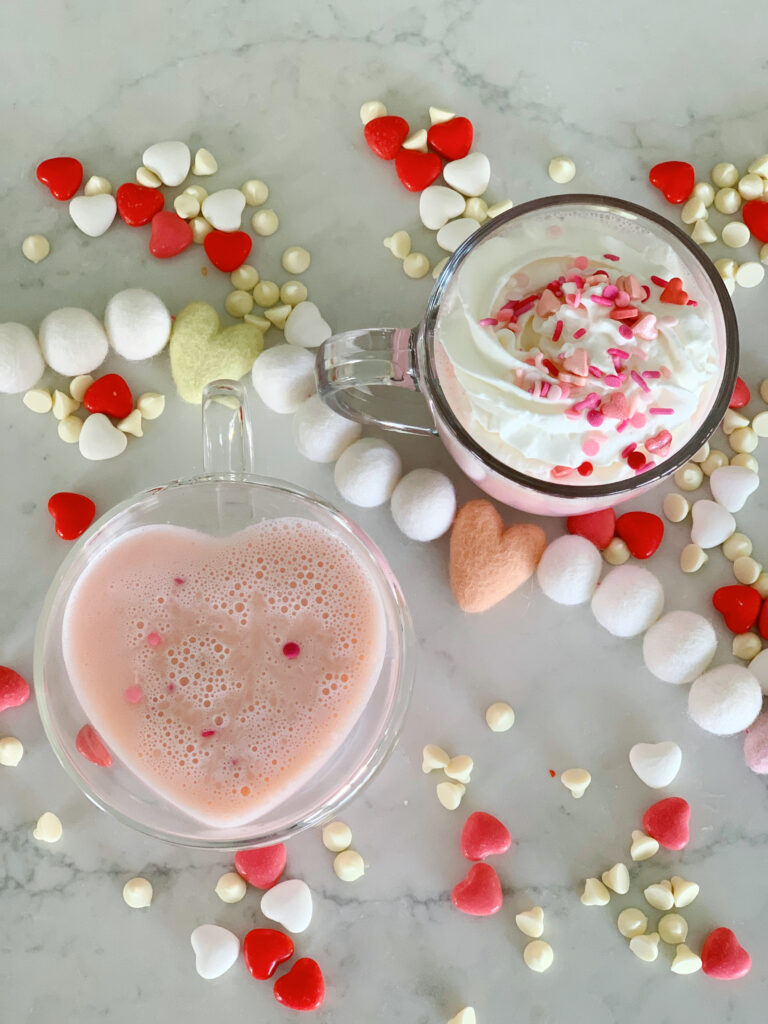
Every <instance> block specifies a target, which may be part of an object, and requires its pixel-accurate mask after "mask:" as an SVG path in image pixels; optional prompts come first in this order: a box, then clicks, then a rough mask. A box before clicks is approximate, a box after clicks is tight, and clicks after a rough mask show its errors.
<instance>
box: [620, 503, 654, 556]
mask: <svg viewBox="0 0 768 1024" xmlns="http://www.w3.org/2000/svg"><path fill="white" fill-rule="evenodd" d="M616 535H617V536H618V537H621V539H622V540H623V541H624V543H625V544H626V545H627V547H628V548H629V552H630V554H631V555H632V556H633V557H634V558H650V557H651V555H652V554H653V553H654V552H655V551H657V550H658V547H659V544H661V539H662V537H663V536H664V523H663V522H662V521H661V519H660V518H659V517H658V516H657V515H654V514H653V512H625V513H624V514H623V515H621V516H619V518H618V519H617V520H616Z"/></svg>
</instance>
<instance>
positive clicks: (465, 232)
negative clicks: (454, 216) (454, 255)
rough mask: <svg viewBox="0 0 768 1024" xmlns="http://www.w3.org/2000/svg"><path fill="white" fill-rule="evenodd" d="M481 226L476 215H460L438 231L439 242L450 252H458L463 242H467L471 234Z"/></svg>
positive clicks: (441, 246)
mask: <svg viewBox="0 0 768 1024" xmlns="http://www.w3.org/2000/svg"><path fill="white" fill-rule="evenodd" d="M479 227H480V222H479V221H476V220H475V219H474V217H459V219H458V220H452V221H450V223H448V224H446V225H445V226H444V227H442V228H440V230H439V231H438V232H437V239H436V241H437V244H438V245H439V246H440V248H441V249H446V250H447V251H448V252H456V250H457V249H458V248H459V246H460V245H461V243H462V242H466V240H467V239H468V238H469V236H470V235H473V234H474V233H475V231H477V229H478V228H479Z"/></svg>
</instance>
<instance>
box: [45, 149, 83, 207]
mask: <svg viewBox="0 0 768 1024" xmlns="http://www.w3.org/2000/svg"><path fill="white" fill-rule="evenodd" d="M36 174H37V180H38V181H39V182H42V184H43V185H45V186H47V188H48V190H49V192H50V193H51V195H52V196H53V198H54V199H58V200H60V201H62V202H64V201H65V200H67V199H71V198H72V196H73V195H74V194H75V193H76V192H77V190H78V189H79V188H80V184H81V182H82V180H83V165H82V164H81V163H80V161H79V160H76V159H75V158H74V157H73V156H54V157H52V158H51V159H50V160H43V162H42V163H41V164H38V165H37V171H36Z"/></svg>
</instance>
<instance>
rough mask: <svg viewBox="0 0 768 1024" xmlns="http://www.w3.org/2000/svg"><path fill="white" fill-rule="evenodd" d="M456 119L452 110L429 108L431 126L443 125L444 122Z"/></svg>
mask: <svg viewBox="0 0 768 1024" xmlns="http://www.w3.org/2000/svg"><path fill="white" fill-rule="evenodd" d="M454 117H456V115H455V114H454V113H452V112H451V111H450V110H441V109H440V107H430V108H429V121H430V124H442V123H443V122H444V121H452V120H453V119H454Z"/></svg>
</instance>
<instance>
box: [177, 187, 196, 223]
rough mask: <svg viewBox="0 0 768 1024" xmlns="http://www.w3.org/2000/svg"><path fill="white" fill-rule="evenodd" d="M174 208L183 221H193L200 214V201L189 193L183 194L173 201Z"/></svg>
mask: <svg viewBox="0 0 768 1024" xmlns="http://www.w3.org/2000/svg"><path fill="white" fill-rule="evenodd" d="M173 208H174V210H175V211H176V213H177V214H178V215H179V217H181V219H182V220H192V218H193V217H197V216H198V214H199V213H200V203H199V201H198V200H197V199H196V198H195V197H194V196H192V195H190V194H189V192H182V193H180V194H179V195H178V196H176V198H175V199H174V200H173Z"/></svg>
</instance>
